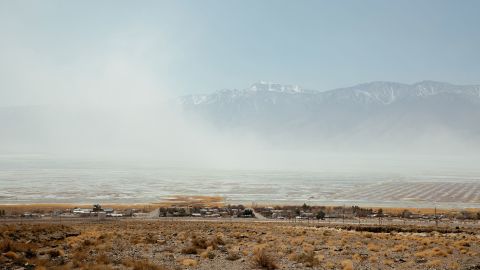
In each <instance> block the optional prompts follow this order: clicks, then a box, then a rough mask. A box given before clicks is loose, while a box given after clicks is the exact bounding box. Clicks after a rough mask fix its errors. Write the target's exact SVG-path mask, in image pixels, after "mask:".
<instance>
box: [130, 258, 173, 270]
mask: <svg viewBox="0 0 480 270" xmlns="http://www.w3.org/2000/svg"><path fill="white" fill-rule="evenodd" d="M122 264H123V265H125V266H127V267H131V268H133V270H166V268H165V267H163V266H161V265H156V264H154V263H152V262H150V261H148V260H133V259H127V260H124V261H123V262H122Z"/></svg>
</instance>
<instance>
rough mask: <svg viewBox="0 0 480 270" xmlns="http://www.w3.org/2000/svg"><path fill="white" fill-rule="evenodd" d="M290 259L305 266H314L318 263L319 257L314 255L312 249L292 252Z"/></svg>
mask: <svg viewBox="0 0 480 270" xmlns="http://www.w3.org/2000/svg"><path fill="white" fill-rule="evenodd" d="M291 258H292V257H291ZM292 259H293V260H295V261H296V262H299V263H303V264H305V266H307V267H314V266H316V265H319V264H320V259H319V257H317V256H316V255H315V252H314V251H313V250H304V251H302V252H300V253H297V254H294V255H293V258H292Z"/></svg>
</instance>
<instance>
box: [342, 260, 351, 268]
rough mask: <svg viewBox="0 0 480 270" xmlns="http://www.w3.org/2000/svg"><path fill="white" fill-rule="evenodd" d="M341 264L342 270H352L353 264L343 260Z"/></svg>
mask: <svg viewBox="0 0 480 270" xmlns="http://www.w3.org/2000/svg"><path fill="white" fill-rule="evenodd" d="M341 264H342V268H343V270H353V263H352V261H351V260H344V261H342V263H341Z"/></svg>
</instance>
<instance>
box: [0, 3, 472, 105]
mask: <svg viewBox="0 0 480 270" xmlns="http://www.w3.org/2000/svg"><path fill="white" fill-rule="evenodd" d="M479 10H480V1H473V0H472V1H453V0H452V1H439V0H431V1H417V0H412V1H140V2H134V1H13V0H12V1H5V0H0V39H1V42H0V105H19V104H32V103H52V102H53V103H55V102H65V101H66V100H68V99H75V98H76V97H77V96H78V95H76V94H78V93H84V94H85V93H86V96H89V97H90V99H91V100H94V99H97V98H100V99H102V98H103V99H107V100H108V99H109V98H110V97H112V96H116V97H118V96H122V94H118V92H121V91H122V90H121V89H128V90H125V91H124V95H123V98H125V99H127V100H129V99H132V98H133V97H135V98H138V97H139V96H140V97H142V96H143V97H144V100H152V97H153V96H155V94H156V93H159V92H161V93H162V94H161V95H160V96H162V97H163V96H165V95H167V94H165V93H168V95H172V94H173V95H182V94H187V93H199V92H210V91H214V90H218V89H222V88H244V87H247V86H248V85H249V84H251V83H253V82H255V81H259V80H268V81H275V82H280V83H292V84H299V85H301V86H304V87H307V88H313V89H319V90H322V89H325V90H326V89H330V88H336V87H343V86H349V85H353V84H357V83H362V82H367V81H374V80H391V81H399V82H405V83H413V82H416V81H420V80H424V79H430V80H441V81H449V82H452V83H459V84H469V83H472V84H474V83H479V78H478V74H480V53H479V50H478V49H479V48H480V27H479V26H480V16H479V13H478V12H479ZM99 89H109V90H107V91H103V90H102V91H100V90H99ZM131 89H138V91H137V90H135V91H131ZM92 96H93V98H92ZM97 96H98V97H97ZM153 100H155V99H153Z"/></svg>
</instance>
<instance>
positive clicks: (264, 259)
mask: <svg viewBox="0 0 480 270" xmlns="http://www.w3.org/2000/svg"><path fill="white" fill-rule="evenodd" d="M253 262H254V263H255V265H256V266H258V267H261V268H265V269H268V270H271V269H277V268H278V265H277V264H276V263H275V261H274V260H273V258H272V255H271V253H270V252H268V251H267V250H266V248H264V247H259V248H256V249H255V250H254V252H253Z"/></svg>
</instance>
